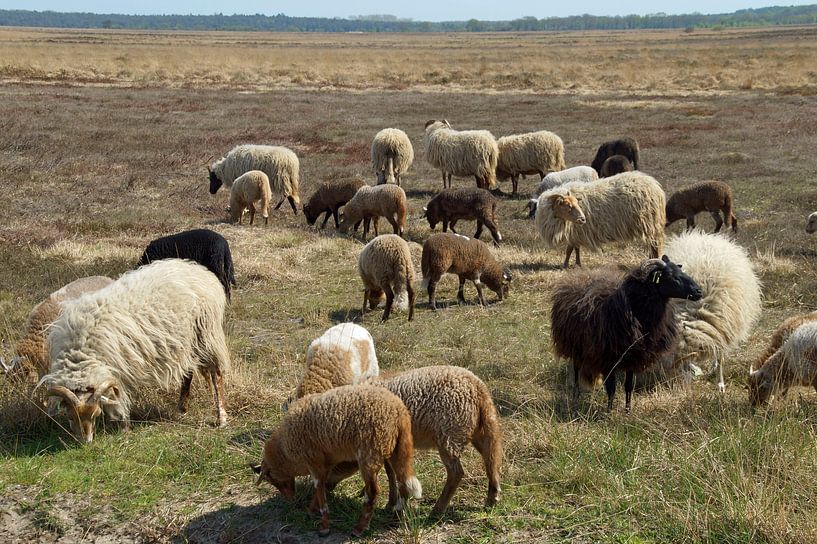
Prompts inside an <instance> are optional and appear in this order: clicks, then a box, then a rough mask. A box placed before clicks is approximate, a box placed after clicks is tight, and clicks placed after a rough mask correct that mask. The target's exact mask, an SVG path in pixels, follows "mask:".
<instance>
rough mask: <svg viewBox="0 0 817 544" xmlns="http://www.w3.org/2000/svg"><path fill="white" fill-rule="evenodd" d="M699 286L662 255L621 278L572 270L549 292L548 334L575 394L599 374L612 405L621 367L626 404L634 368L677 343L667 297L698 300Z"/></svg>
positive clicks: (605, 272)
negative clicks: (569, 370) (568, 369)
mask: <svg viewBox="0 0 817 544" xmlns="http://www.w3.org/2000/svg"><path fill="white" fill-rule="evenodd" d="M701 297H702V292H701V288H700V287H699V286H698V284H697V283H695V280H693V279H692V278H691V277H689V276H688V275H687V274H685V273H684V272H682V271H681V268H680V266H678V265H676V264H674V263H672V262H671V261H670V260H669V258H667V256H666V255H664V256H663V257H662V258H661V259H649V260H647V261H644V262H643V263H642V264H641V265H640V266H638V267H636V268H634V269H633V270H631V271H630V272H629V273H628V274H626V275H625V276H624V277H623V278H622V277H620V276H619V275H618V274H616V273H614V272H613V271H611V270H604V269H602V270H593V271H587V272H585V271H574V272H573V273H571V274H568V275H567V276H565V277H563V278H562V279H561V280H560V281H559V282H558V283H557V284H556V286H555V287H554V289H553V294H552V299H553V300H552V302H553V305H552V308H551V314H550V320H551V338H552V340H553V348H554V351H555V353H556V355H557V356H558V357H563V358H566V359H569V360H570V361H571V362H572V363H573V378H574V400H575V402H576V403H578V400H579V388H580V387H581V388H582V389H589V388H592V387H593V385H594V384H595V383H596V381H597V380H598V379H599V378H602V379H603V381H604V388H605V390H606V391H607V410H608V411H609V410H612V408H613V396H614V395H615V392H616V378H615V372H616V371H617V370H618V371H624V372H625V373H626V378H625V381H624V391H625V397H626V401H625V410H627V411H629V410H630V401H631V397H632V391H633V386H634V381H633V373H635V372H642V371H643V370H646V369H648V368H650V367H651V366H652V365H653V364H654V363H655V362H657V361H658V360H659V359H660V358H661V357H662V355H664V354H666V353H668V352H669V351H670V350H671V349H672V348H673V345H674V344H675V341H676V338H677V335H678V326H677V324H676V321H675V319H674V316H673V311H672V306H671V305H670V304H669V299H671V298H688V299H690V300H700V299H701Z"/></svg>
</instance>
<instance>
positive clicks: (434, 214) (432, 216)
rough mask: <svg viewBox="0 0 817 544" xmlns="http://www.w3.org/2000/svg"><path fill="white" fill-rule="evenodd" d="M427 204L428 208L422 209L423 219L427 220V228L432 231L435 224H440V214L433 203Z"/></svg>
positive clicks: (435, 226)
mask: <svg viewBox="0 0 817 544" xmlns="http://www.w3.org/2000/svg"><path fill="white" fill-rule="evenodd" d="M428 204H429V205H428V207H425V208H423V217H425V218H426V219H427V220H428V226H429V227H431V230H434V229H436V228H437V223H439V222H440V213H439V210H438V206H437V205H436V204H435V203H433V202H429V203H428Z"/></svg>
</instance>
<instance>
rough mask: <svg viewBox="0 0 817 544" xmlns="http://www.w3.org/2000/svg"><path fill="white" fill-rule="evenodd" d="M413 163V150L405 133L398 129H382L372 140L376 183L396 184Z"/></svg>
mask: <svg viewBox="0 0 817 544" xmlns="http://www.w3.org/2000/svg"><path fill="white" fill-rule="evenodd" d="M412 162H414V148H413V147H412V146H411V140H409V137H408V136H406V133H405V132H403V131H402V130H400V129H399V128H384V129H383V130H381V131H380V132H378V133H377V134H375V136H374V140H372V168H373V169H374V172H375V175H376V176H377V183H378V185H379V184H382V183H397V185H398V186H399V185H400V174H403V173H405V172H407V171H408V169H409V167H410V166H411V163H412Z"/></svg>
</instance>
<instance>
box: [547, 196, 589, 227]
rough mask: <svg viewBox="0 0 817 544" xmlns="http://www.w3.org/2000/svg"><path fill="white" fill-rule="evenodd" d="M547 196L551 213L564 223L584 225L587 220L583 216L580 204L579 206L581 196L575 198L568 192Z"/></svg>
mask: <svg viewBox="0 0 817 544" xmlns="http://www.w3.org/2000/svg"><path fill="white" fill-rule="evenodd" d="M549 198H550V205H551V208H552V209H553V215H555V216H556V217H558V218H559V219H561V220H562V221H564V222H565V223H567V222H570V223H576V224H577V225H584V224H585V223H586V222H587V218H586V217H585V216H584V212H583V211H582V209H581V206H579V202H581V198H577V197H575V196H573V195H571V194H570V193H569V192H568V193H566V194H563V195H551V196H550V197H549Z"/></svg>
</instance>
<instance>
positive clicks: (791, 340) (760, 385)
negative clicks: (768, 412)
mask: <svg viewBox="0 0 817 544" xmlns="http://www.w3.org/2000/svg"><path fill="white" fill-rule="evenodd" d="M760 361H761V362H762V364H761V366H760V367H759V368H758V369H757V370H755V369H754V368H752V367H749V403H750V404H751V405H752V407H756V406H759V405H761V404H765V403H766V402H768V401H769V399H770V398H771V397H772V396H773V395H779V396H780V397H784V396H786V393H788V391H789V388H790V387H791V386H792V385H804V386H811V387H814V388H815V389H817V313H811V314H806V315H801V316H797V317H794V318H790V319H787V320H786V321H784V322H783V324H782V325H781V326H780V327H779V328H778V329H777V331H775V334H774V337H773V339H772V345H771V346H770V347H769V348H768V349H767V350H766V352H765V353H764V354H763V356H762V357H761V359H760Z"/></svg>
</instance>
